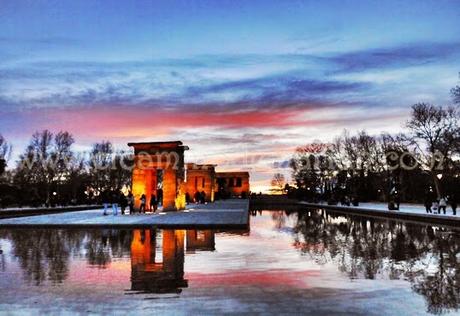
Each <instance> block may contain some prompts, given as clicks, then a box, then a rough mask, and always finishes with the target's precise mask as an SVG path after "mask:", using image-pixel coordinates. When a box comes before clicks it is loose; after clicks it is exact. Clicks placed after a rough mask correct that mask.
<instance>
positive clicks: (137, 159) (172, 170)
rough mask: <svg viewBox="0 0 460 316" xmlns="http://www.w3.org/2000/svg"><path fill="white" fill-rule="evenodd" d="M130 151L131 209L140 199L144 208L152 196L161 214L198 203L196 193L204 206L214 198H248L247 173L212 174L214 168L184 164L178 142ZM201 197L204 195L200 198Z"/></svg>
mask: <svg viewBox="0 0 460 316" xmlns="http://www.w3.org/2000/svg"><path fill="white" fill-rule="evenodd" d="M128 146H130V147H133V148H134V168H133V174H132V188H131V191H132V194H133V195H134V201H135V205H134V206H135V208H139V206H140V200H141V197H142V195H145V197H146V202H147V203H146V204H147V205H146V208H147V209H148V208H149V206H150V205H149V202H150V198H151V196H152V195H155V197H156V198H157V199H159V200H161V201H162V206H163V210H164V211H176V210H183V209H185V206H186V197H187V198H188V202H198V201H196V199H195V198H194V197H195V195H196V193H200V194H202V195H204V197H205V201H206V202H214V200H215V199H216V197H218V198H235V197H242V198H245V197H247V196H248V194H249V190H250V187H249V173H248V172H216V170H215V168H216V165H214V164H195V163H187V164H185V163H184V152H185V151H186V150H188V149H189V148H188V147H187V146H185V145H183V143H182V142H181V141H168V142H141V143H128ZM203 193H204V194H203Z"/></svg>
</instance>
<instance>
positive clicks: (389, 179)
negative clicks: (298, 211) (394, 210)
mask: <svg viewBox="0 0 460 316" xmlns="http://www.w3.org/2000/svg"><path fill="white" fill-rule="evenodd" d="M452 95H453V100H454V104H453V105H451V106H445V107H443V106H436V105H432V104H426V103H418V104H415V105H413V106H412V108H411V116H410V118H409V119H408V120H407V122H406V124H405V128H406V129H405V132H404V133H399V134H390V133H386V132H384V133H382V134H381V135H369V134H368V133H367V132H366V131H360V132H358V133H356V134H350V133H349V132H348V131H344V132H343V133H342V134H341V135H340V136H338V137H337V138H335V140H334V141H333V142H332V143H328V144H322V143H313V144H309V145H306V146H304V147H299V148H297V150H296V152H295V154H294V156H293V158H292V160H291V168H292V177H293V181H294V183H295V188H293V187H289V186H288V185H287V186H286V188H285V190H286V191H289V194H290V195H291V196H292V197H297V198H301V199H307V200H315V201H316V200H326V201H329V202H331V203H337V202H338V201H343V199H345V198H346V199H349V200H350V202H351V203H353V202H355V204H356V203H359V201H392V200H397V201H398V203H399V201H405V202H423V201H424V199H426V197H427V196H431V198H432V199H440V198H441V197H448V198H450V199H451V200H452V199H458V198H460V159H459V158H460V125H459V123H460V110H459V106H460V86H457V87H455V88H454V89H452ZM279 177H280V176H279V174H277V175H275V178H277V179H278V180H279ZM275 178H274V180H273V182H272V186H275V187H276V188H277V190H278V191H279V190H281V191H284V190H282V189H280V188H281V187H282V185H281V186H280V184H279V181H276V180H277V179H275ZM276 188H275V189H276Z"/></svg>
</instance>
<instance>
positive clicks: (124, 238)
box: [85, 229, 131, 268]
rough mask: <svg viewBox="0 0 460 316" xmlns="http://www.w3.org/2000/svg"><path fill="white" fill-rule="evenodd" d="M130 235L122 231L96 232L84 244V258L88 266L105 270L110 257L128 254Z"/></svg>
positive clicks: (107, 230)
mask: <svg viewBox="0 0 460 316" xmlns="http://www.w3.org/2000/svg"><path fill="white" fill-rule="evenodd" d="M130 243H131V234H130V233H129V232H127V231H124V230H109V229H105V230H96V231H92V232H91V237H90V238H88V241H87V243H86V246H85V247H86V257H87V259H88V263H89V264H90V265H95V266H97V267H99V268H105V267H106V266H107V264H109V263H110V262H111V260H112V257H117V258H119V257H122V256H123V255H127V254H129V248H130Z"/></svg>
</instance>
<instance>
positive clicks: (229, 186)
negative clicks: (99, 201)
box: [215, 171, 251, 197]
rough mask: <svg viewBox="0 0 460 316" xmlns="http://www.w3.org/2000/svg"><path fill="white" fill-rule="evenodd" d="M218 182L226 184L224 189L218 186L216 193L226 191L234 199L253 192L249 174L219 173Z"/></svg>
mask: <svg viewBox="0 0 460 316" xmlns="http://www.w3.org/2000/svg"><path fill="white" fill-rule="evenodd" d="M216 182H219V183H220V182H224V183H225V185H224V187H223V188H219V185H217V184H216V185H215V188H216V192H217V191H218V190H221V189H224V190H225V191H227V192H229V193H230V195H231V196H233V197H240V196H242V195H243V194H246V195H247V194H249V191H250V190H251V188H250V185H249V172H242V171H239V172H217V173H216Z"/></svg>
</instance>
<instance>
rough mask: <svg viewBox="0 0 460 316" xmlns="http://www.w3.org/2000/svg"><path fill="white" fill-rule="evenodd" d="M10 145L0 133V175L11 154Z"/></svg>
mask: <svg viewBox="0 0 460 316" xmlns="http://www.w3.org/2000/svg"><path fill="white" fill-rule="evenodd" d="M11 149H12V147H11V145H10V144H9V143H8V142H7V141H6V139H5V138H4V137H3V136H2V135H1V134H0V175H2V174H3V172H5V168H6V163H7V161H8V160H9V158H10V156H11Z"/></svg>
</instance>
